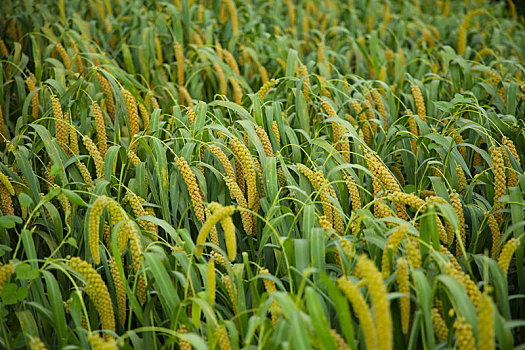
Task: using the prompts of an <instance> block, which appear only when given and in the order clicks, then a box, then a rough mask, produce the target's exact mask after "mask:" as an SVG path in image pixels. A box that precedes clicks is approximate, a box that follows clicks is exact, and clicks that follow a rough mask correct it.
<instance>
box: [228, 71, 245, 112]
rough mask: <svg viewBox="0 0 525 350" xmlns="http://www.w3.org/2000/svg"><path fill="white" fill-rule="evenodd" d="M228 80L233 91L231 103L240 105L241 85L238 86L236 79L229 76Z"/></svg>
mask: <svg viewBox="0 0 525 350" xmlns="http://www.w3.org/2000/svg"><path fill="white" fill-rule="evenodd" d="M228 80H229V82H230V84H231V85H232V89H233V101H234V102H235V103H237V104H239V105H240V104H241V103H242V96H243V94H242V88H241V85H239V82H238V81H237V79H235V77H234V76H230V78H229V79H228Z"/></svg>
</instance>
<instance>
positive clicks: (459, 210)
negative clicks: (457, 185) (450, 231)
mask: <svg viewBox="0 0 525 350" xmlns="http://www.w3.org/2000/svg"><path fill="white" fill-rule="evenodd" d="M450 203H451V204H452V207H453V208H454V211H455V212H456V215H457V216H458V221H459V234H460V237H461V241H462V242H463V246H464V247H466V245H467V242H466V239H467V236H466V234H465V216H464V215H463V205H462V204H461V199H460V198H459V194H457V192H456V191H455V190H454V191H453V192H452V193H451V194H450ZM462 256H463V251H462V250H461V245H460V244H459V242H457V243H456V257H457V258H461V257H462Z"/></svg>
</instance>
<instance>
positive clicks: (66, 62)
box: [56, 43, 73, 73]
mask: <svg viewBox="0 0 525 350" xmlns="http://www.w3.org/2000/svg"><path fill="white" fill-rule="evenodd" d="M56 49H57V51H58V53H59V54H60V56H61V57H62V61H64V66H65V67H66V69H67V70H68V71H69V72H70V73H73V69H72V68H71V60H70V59H69V55H68V54H67V51H66V49H65V48H64V46H62V44H60V43H59V44H56Z"/></svg>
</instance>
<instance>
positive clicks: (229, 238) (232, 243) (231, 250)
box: [221, 216, 237, 261]
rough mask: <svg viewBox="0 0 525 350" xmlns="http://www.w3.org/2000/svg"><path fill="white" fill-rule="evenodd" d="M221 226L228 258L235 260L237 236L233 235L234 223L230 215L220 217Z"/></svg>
mask: <svg viewBox="0 0 525 350" xmlns="http://www.w3.org/2000/svg"><path fill="white" fill-rule="evenodd" d="M221 226H222V229H223V230H224V239H225V241H226V251H227V252H228V258H229V259H230V261H233V260H235V254H236V251H237V236H236V235H235V225H234V224H233V220H232V218H231V216H226V217H225V218H223V219H221Z"/></svg>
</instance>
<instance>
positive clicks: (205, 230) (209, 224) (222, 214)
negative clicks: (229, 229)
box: [196, 202, 235, 257]
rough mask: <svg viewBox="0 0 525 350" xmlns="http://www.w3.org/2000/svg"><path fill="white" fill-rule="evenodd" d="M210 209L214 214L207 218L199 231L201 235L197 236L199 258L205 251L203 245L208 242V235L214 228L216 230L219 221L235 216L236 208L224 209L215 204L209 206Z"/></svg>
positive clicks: (231, 206) (228, 207)
mask: <svg viewBox="0 0 525 350" xmlns="http://www.w3.org/2000/svg"><path fill="white" fill-rule="evenodd" d="M209 209H210V211H211V212H212V214H211V215H209V216H208V217H207V218H206V221H205V222H204V224H203V225H202V227H201V229H200V231H199V235H198V236H197V244H196V245H197V253H196V255H197V257H200V256H201V254H202V251H203V249H204V247H203V246H202V244H203V243H204V242H206V238H207V237H208V234H209V233H210V231H211V230H212V228H214V227H215V225H216V224H217V223H218V222H219V221H221V220H222V219H224V218H226V217H228V216H231V215H233V213H234V212H235V206H233V205H230V206H227V207H223V206H222V205H220V204H218V203H215V202H212V203H210V204H209Z"/></svg>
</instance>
